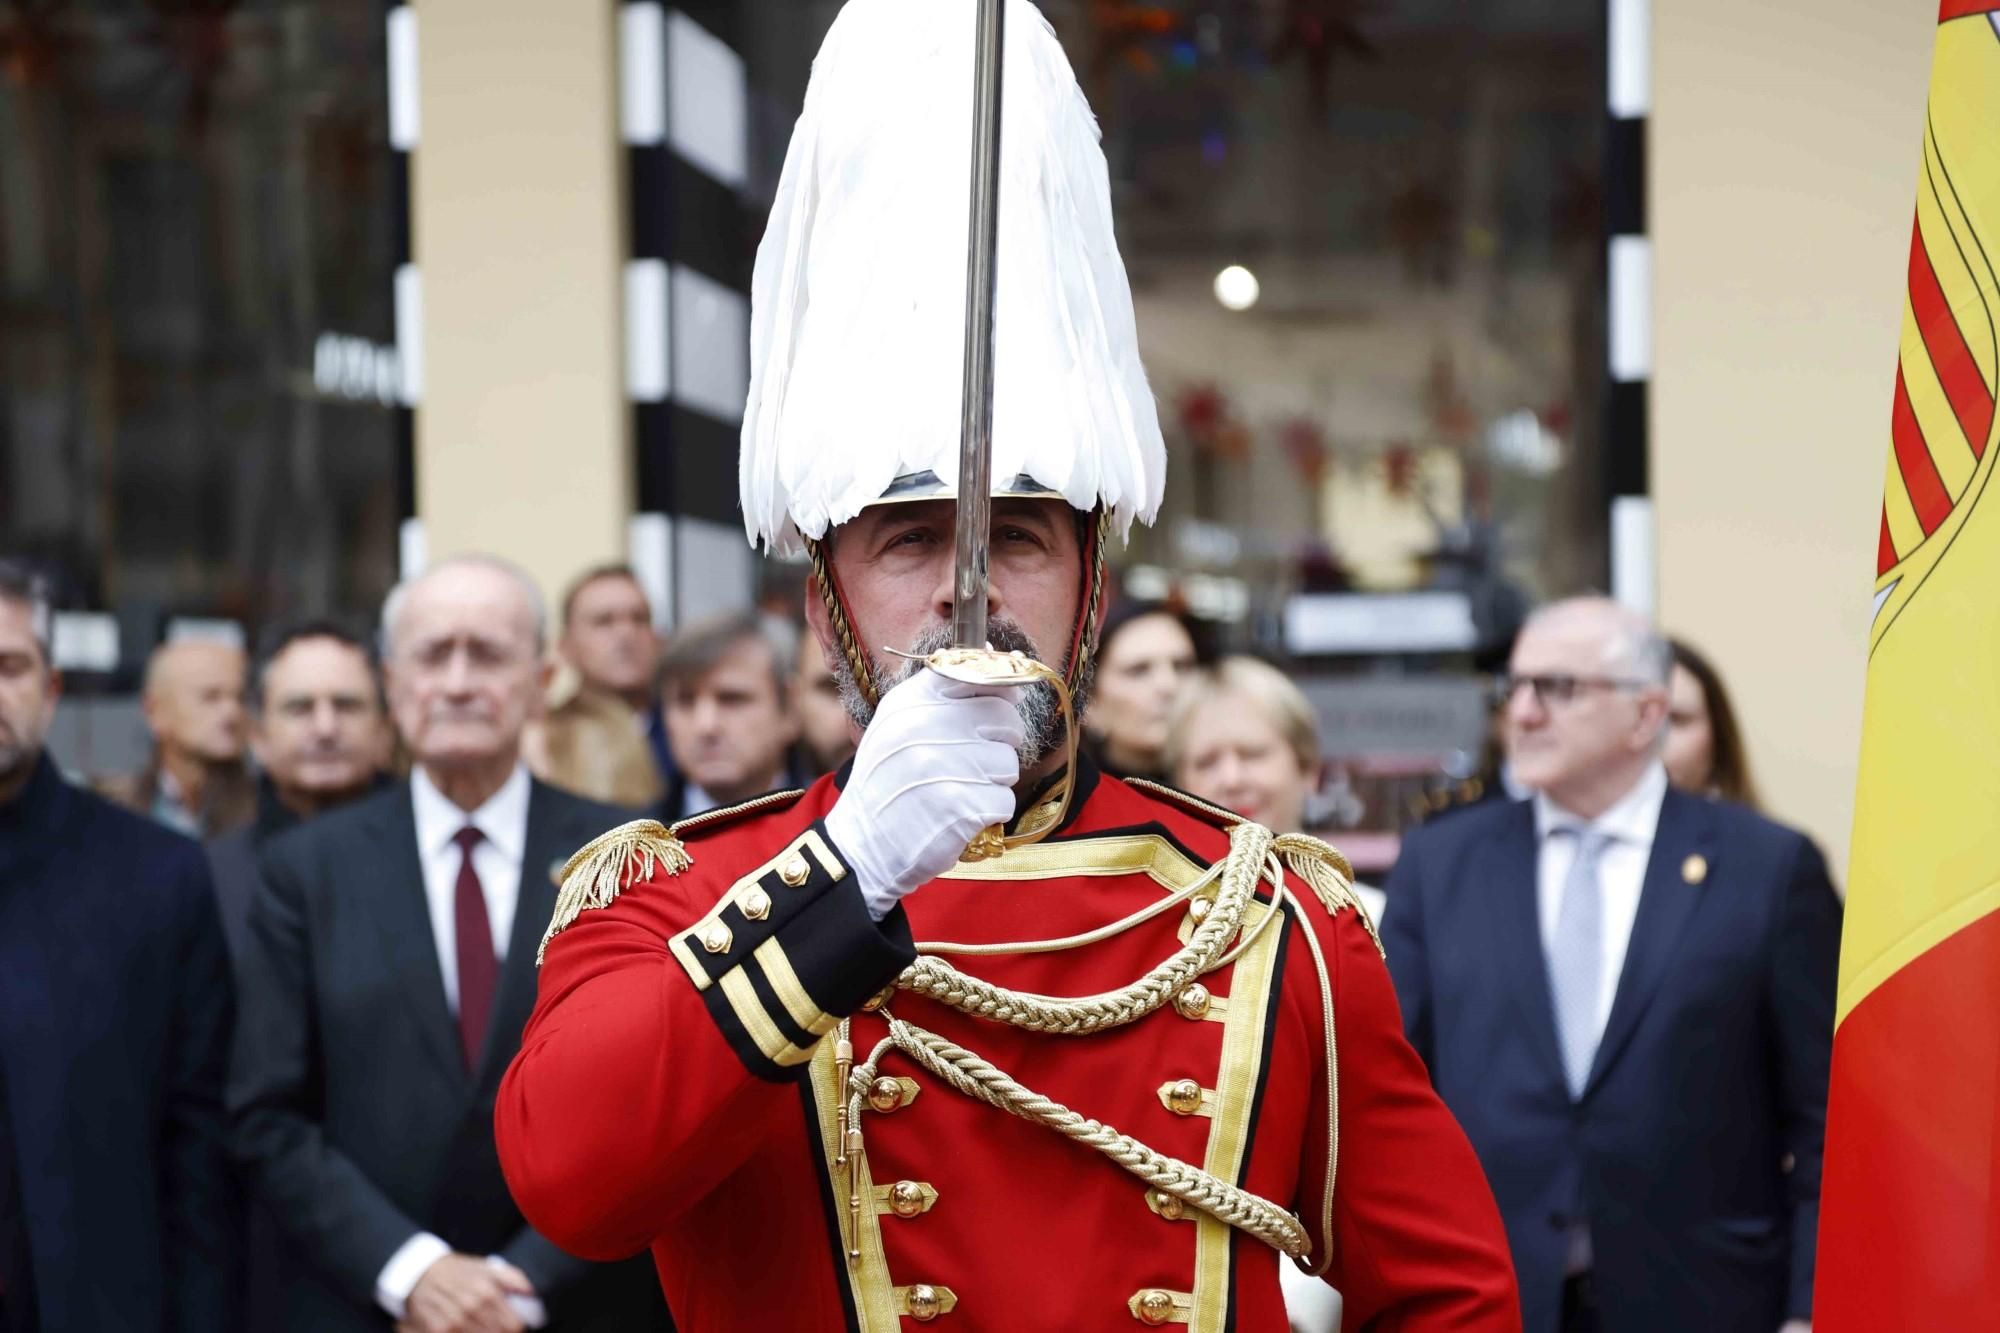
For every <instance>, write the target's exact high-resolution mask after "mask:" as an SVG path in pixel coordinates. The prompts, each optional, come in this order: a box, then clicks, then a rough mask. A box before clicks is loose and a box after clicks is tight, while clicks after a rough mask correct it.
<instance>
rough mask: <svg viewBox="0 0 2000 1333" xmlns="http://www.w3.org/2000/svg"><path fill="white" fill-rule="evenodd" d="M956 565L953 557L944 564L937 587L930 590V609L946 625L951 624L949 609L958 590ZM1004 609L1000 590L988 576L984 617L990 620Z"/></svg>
mask: <svg viewBox="0 0 2000 1333" xmlns="http://www.w3.org/2000/svg"><path fill="white" fill-rule="evenodd" d="M956 564H957V560H956V556H955V555H954V556H953V558H952V559H951V560H949V561H947V562H946V564H945V567H944V572H943V574H942V575H941V576H940V577H939V579H938V582H937V586H936V587H935V588H933V589H932V590H931V608H932V609H933V610H935V611H936V612H937V615H938V619H940V620H942V621H944V622H945V623H946V624H950V623H951V609H952V605H953V602H954V600H955V593H956V591H957V588H958V579H957V569H956ZM1004 609H1005V608H1004V604H1003V603H1002V602H1001V599H1000V589H999V587H998V586H997V585H995V584H994V582H993V579H992V576H991V575H990V574H989V575H988V576H987V579H986V615H987V617H988V618H989V619H991V618H992V617H994V616H998V615H1000V614H1002V612H1003V611H1004Z"/></svg>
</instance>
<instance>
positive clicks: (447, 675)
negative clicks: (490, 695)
mask: <svg viewBox="0 0 2000 1333" xmlns="http://www.w3.org/2000/svg"><path fill="white" fill-rule="evenodd" d="M444 688H445V690H446V692H447V693H450V694H468V693H470V692H471V690H472V663H471V662H470V661H468V660H467V659H466V655H465V654H464V653H462V652H454V653H453V654H452V655H451V657H450V658H449V659H447V660H446V662H445V664H444Z"/></svg>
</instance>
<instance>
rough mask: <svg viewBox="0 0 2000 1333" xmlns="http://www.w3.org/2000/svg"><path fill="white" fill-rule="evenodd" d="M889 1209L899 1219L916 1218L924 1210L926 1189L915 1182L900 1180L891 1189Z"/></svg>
mask: <svg viewBox="0 0 2000 1333" xmlns="http://www.w3.org/2000/svg"><path fill="white" fill-rule="evenodd" d="M889 1209H890V1211H891V1212H893V1213H895V1214H896V1216H898V1217H915V1216H916V1215H917V1214H918V1213H921V1212H922V1211H923V1210H924V1187H923V1186H921V1185H919V1184H918V1183H917V1182H916V1181H914V1180H899V1181H897V1182H896V1183H895V1184H893V1185H891V1186H890V1187H889Z"/></svg>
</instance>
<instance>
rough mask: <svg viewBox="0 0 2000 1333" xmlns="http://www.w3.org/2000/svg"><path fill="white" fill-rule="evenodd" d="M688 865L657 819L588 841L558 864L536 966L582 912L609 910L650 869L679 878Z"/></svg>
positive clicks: (686, 856)
mask: <svg viewBox="0 0 2000 1333" xmlns="http://www.w3.org/2000/svg"><path fill="white" fill-rule="evenodd" d="M693 864H694V857H692V856H690V855H689V854H688V849H687V848H686V847H684V846H683V845H682V844H681V840H680V839H679V838H676V837H675V836H674V835H673V833H672V832H671V831H669V830H668V828H667V827H666V826H665V825H664V824H661V823H660V822H659V821H657V820H652V819H635V820H633V821H632V822H631V823H629V824H620V825H619V826H618V827H617V828H615V829H612V830H611V831H610V832H609V833H601V834H599V835H598V836H597V837H595V838H592V839H591V840H590V841H589V842H587V843H585V844H584V845H583V846H582V847H581V848H579V849H578V850H577V853H576V855H574V856H572V857H570V859H569V862H568V864H566V865H564V866H563V881H562V892H561V893H559V894H557V895H556V910H555V915H554V916H552V917H551V918H550V920H549V929H548V933H547V934H545V935H543V936H542V947H541V948H539V949H537V950H536V951H535V966H537V967H540V966H541V965H542V958H543V957H544V955H546V954H547V953H548V951H549V941H550V940H552V939H554V938H555V937H556V936H557V935H558V934H559V933H561V931H562V929H563V927H565V926H567V925H569V924H570V923H571V922H572V921H574V920H576V919H577V917H579V916H581V915H582V914H583V913H585V912H587V911H589V910H590V909H591V908H593V907H609V906H611V904H612V903H614V902H616V901H617V899H618V895H619V894H620V893H621V892H623V891H624V890H626V889H629V888H631V887H632V886H633V885H634V884H638V883H641V882H642V881H645V880H648V879H651V878H652V877H653V872H654V869H655V867H658V868H659V869H662V870H665V871H666V872H667V873H668V874H669V875H678V874H680V873H681V872H682V871H684V870H686V869H687V868H688V867H689V866H692V865H693Z"/></svg>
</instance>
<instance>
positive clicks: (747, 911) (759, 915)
mask: <svg viewBox="0 0 2000 1333" xmlns="http://www.w3.org/2000/svg"><path fill="white" fill-rule="evenodd" d="M740 906H741V907H742V908H743V915H744V917H745V918H746V919H748V920H751V921H762V920H763V919H764V918H765V917H767V916H769V915H771V895H770V894H768V893H766V892H764V891H763V890H762V889H758V888H752V889H750V890H748V891H746V892H745V893H744V895H743V901H742V903H741V904H740Z"/></svg>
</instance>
